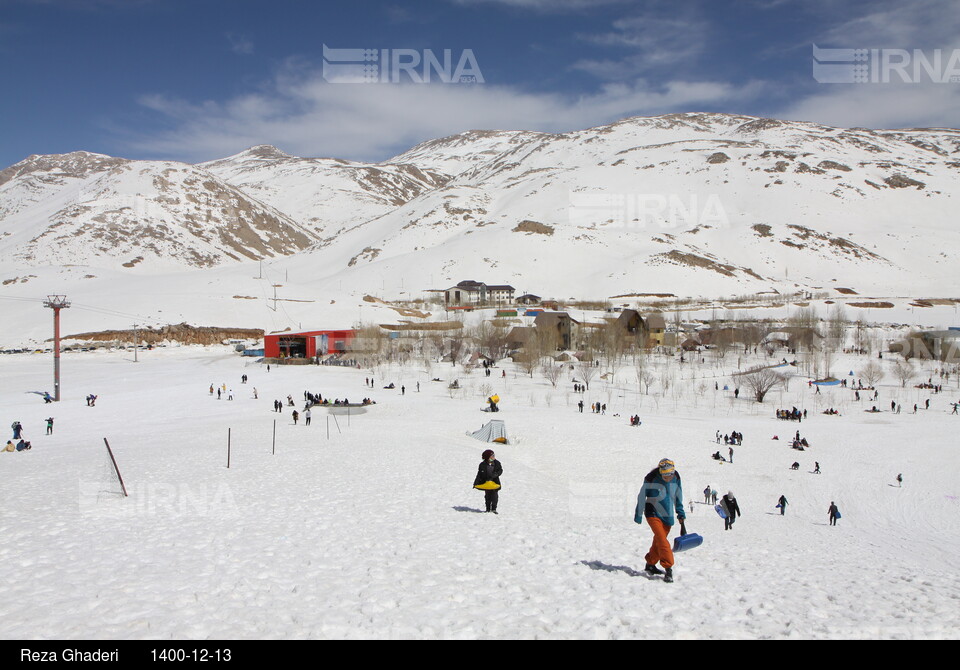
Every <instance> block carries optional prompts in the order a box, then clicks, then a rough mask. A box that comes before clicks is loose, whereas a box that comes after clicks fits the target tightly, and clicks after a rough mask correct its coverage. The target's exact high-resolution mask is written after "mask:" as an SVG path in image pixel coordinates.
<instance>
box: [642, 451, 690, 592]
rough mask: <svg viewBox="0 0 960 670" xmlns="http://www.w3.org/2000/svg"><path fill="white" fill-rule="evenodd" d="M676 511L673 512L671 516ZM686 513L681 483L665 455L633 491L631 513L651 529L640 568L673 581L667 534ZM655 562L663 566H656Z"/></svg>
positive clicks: (681, 520) (682, 519) (681, 524)
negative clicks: (661, 568) (650, 535)
mask: <svg viewBox="0 0 960 670" xmlns="http://www.w3.org/2000/svg"><path fill="white" fill-rule="evenodd" d="M674 515H676V516H674ZM685 519H686V514H685V513H684V511H683V487H682V484H681V482H680V475H679V473H677V471H676V466H675V465H674V463H673V461H671V460H670V459H669V458H664V459H663V460H661V461H660V463H659V464H658V465H657V467H655V468H654V469H653V470H651V471H650V472H649V473H647V476H646V477H644V478H643V486H642V487H641V488H640V493H639V494H638V495H637V508H636V511H635V512H634V515H633V520H634V521H635V522H636V523H643V522H644V521H646V522H647V525H648V526H650V530H652V531H653V542H652V544H651V545H650V551H648V552H647V554H646V556H644V561H645V562H646V566H645V567H644V571H645V572H647V573H648V574H651V575H659V574H663V581H665V582H672V581H673V566H674V562H675V561H674V557H673V547H671V546H670V542H669V540H667V536H668V535H669V534H670V529H671V528H672V527H673V526H674V524H675V523H676V521H677V520H679V521H680V527H681V529H683V522H684V520H685ZM657 563H659V564H660V565H661V566H662V567H663V570H660V568H658V567H657Z"/></svg>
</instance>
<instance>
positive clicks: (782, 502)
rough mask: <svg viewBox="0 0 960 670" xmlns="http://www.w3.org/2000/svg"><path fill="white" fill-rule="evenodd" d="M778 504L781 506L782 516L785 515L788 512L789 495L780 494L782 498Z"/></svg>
mask: <svg viewBox="0 0 960 670" xmlns="http://www.w3.org/2000/svg"><path fill="white" fill-rule="evenodd" d="M777 504H778V505H779V507H780V516H783V515H784V514H786V513H787V496H784V495H782V496H780V500H778V501H777Z"/></svg>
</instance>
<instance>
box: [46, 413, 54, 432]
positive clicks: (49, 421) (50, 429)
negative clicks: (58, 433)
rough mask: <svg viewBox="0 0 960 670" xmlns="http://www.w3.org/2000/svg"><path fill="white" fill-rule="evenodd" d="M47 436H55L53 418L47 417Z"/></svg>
mask: <svg viewBox="0 0 960 670" xmlns="http://www.w3.org/2000/svg"><path fill="white" fill-rule="evenodd" d="M47 435H53V417H52V416H50V417H47Z"/></svg>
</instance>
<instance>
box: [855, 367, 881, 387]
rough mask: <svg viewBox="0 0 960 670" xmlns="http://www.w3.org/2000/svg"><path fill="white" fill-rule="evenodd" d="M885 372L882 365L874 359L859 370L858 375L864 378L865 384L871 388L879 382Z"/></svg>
mask: <svg viewBox="0 0 960 670" xmlns="http://www.w3.org/2000/svg"><path fill="white" fill-rule="evenodd" d="M885 374H886V373H885V372H884V371H883V366H882V365H880V364H879V363H877V362H876V361H870V362H869V363H867V364H866V365H865V366H864V367H863V369H862V370H860V376H861V377H862V378H863V379H865V380H866V382H867V386H869V387H871V388H873V387H875V386H876V385H877V384H879V383H880V380H882V379H883V377H884V375H885Z"/></svg>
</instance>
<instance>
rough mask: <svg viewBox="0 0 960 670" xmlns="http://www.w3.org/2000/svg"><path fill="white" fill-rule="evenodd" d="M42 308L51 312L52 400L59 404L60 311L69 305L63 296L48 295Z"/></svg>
mask: <svg viewBox="0 0 960 670" xmlns="http://www.w3.org/2000/svg"><path fill="white" fill-rule="evenodd" d="M43 306H44V307H49V308H50V309H52V310H53V399H54V400H56V401H57V402H60V310H61V309H66V308H67V307H69V306H70V303H69V302H67V296H65V295H48V296H47V299H46V301H44V303H43Z"/></svg>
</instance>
